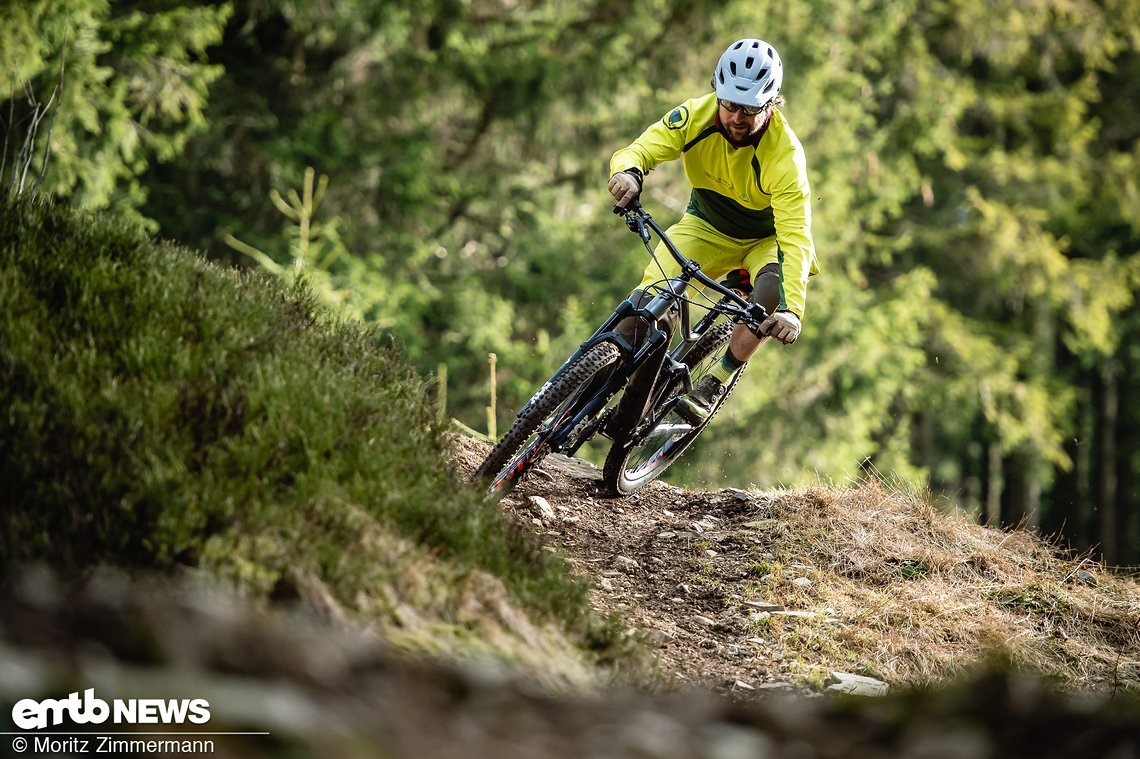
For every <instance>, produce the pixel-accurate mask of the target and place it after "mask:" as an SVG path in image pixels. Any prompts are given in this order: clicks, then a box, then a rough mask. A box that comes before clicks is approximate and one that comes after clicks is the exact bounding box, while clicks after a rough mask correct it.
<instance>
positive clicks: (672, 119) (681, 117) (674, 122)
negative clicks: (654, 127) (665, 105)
mask: <svg viewBox="0 0 1140 759" xmlns="http://www.w3.org/2000/svg"><path fill="white" fill-rule="evenodd" d="M661 121H662V122H663V123H664V124H665V127H666V128H667V129H684V128H685V125H686V124H688V123H689V109H688V108H686V107H685V106H683V105H679V106H677V107H676V108H674V109H673V110H671V111H669V113H668V114H667V115H666V116H665V118H663V119H661Z"/></svg>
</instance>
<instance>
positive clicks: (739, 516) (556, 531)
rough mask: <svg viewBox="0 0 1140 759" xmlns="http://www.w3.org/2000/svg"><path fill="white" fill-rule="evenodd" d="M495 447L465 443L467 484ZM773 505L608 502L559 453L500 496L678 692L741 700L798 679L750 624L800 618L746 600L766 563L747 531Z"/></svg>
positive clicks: (460, 459) (591, 474)
mask: <svg viewBox="0 0 1140 759" xmlns="http://www.w3.org/2000/svg"><path fill="white" fill-rule="evenodd" d="M488 450H489V446H487V445H485V444H482V443H479V442H476V441H473V440H470V439H463V441H462V443H461V444H460V445H457V446H456V453H455V456H456V459H457V460H456V464H457V466H458V468H459V469H460V471H461V473H462V474H463V475H464V476H468V475H470V473H471V472H473V471H474V469H475V468H476V467H477V466H478V465H479V463H480V462H481V461H482V458H483V457H484V456H485V455H486V453H487V451H488ZM769 497H770V496H765V495H763V494H759V493H751V492H745V491H741V490H736V489H724V490H719V491H713V492H699V491H690V490H684V489H682V488H678V487H674V486H671V485H667V484H664V483H661V482H654V483H651V484H650V485H648V486H647V487H645V488H644V489H643V490H642V491H641V492H639V493H637V494H635V495H633V496H630V497H627V498H611V497H608V496H607V495H606V493H605V491H604V489H603V487H602V483H601V471H600V470H599V469H598V468H597V467H595V466H593V465H592V464H589V463H587V462H584V461H582V460H579V459H572V458H568V457H565V456H559V455H554V456H551V457H549V458H548V459H547V460H546V461H544V462H543V465H542V467H541V470H540V471H538V472H532V473H531V474H529V475H528V476H527V477H526V478H525V480H524V481H523V482H522V483H521V484H520V485H519V487H518V488H517V489H516V490H515V491H514V492H513V493H511V494H510V495H508V496H507V497H506V498H504V499H503V507H504V508H505V510H506V511H507V512H508V513H510V514H511V515H512V516H513V517H514V518H515V519H516V520H518V521H519V522H521V523H523V524H524V525H527V526H528V527H529V529H531V530H532V531H533V532H534V533H535V534H536V535H537V536H538V537H539V538H540V540H542V541H543V542H544V543H545V544H546V545H550V546H555V547H557V548H558V550H559V551H561V552H562V553H563V554H564V555H565V556H567V557H568V558H569V559H570V560H571V561H572V562H573V563H574V565H575V566H576V567H577V568H578V569H579V570H580V571H581V572H582V574H584V575H586V576H588V577H592V578H596V580H595V584H594V587H593V589H592V591H591V601H592V603H593V605H594V607H595V608H596V609H598V610H599V611H600V612H602V613H609V612H615V611H616V612H620V614H621V616H622V618H623V619H625V620H627V621H628V622H629V623H630V624H631V625H633V626H635V627H636V628H637V629H638V630H640V631H642V632H643V633H644V634H645V635H646V636H647V637H648V639H649V640H650V641H651V642H652V643H653V645H654V646H655V650H656V659H657V662H658V664H659V665H660V668H661V672H662V674H664V675H665V676H666V677H668V678H671V679H674V680H675V681H676V684H678V685H680V684H687V685H696V686H700V687H704V688H710V689H713V690H716V691H720V692H725V693H731V694H733V695H735V696H738V697H739V696H746V695H750V694H758V693H760V692H763V691H776V690H792V689H794V688H795V683H796V681H797V677H796V676H795V673H793V672H792V671H791V670H790V667H789V659H788V657H787V656H786V654H785V652H784V650H783V648H782V646H781V644H780V643H779V642H778V641H777V640H774V639H768V638H765V637H763V635H758V634H757V632H756V630H755V629H753V628H754V626H753V625H751V624H750V620H751V619H752V618H753V617H754V615H758V614H763V613H765V612H767V613H771V612H773V611H775V613H778V614H780V613H789V612H790V613H797V612H800V611H801V610H797V609H790V608H785V607H783V606H780V605H775V604H764V603H763V602H757V601H755V600H752V599H747V600H746V594H745V593H744V592H743V591H744V588H745V586H746V585H747V584H748V583H749V582H754V581H755V580H756V579H757V575H756V571H757V570H756V566H757V561H758V560H762V559H763V557H764V556H765V546H763V545H761V544H760V540H759V538H756V537H748V535H749V533H750V531H749V530H747V529H746V525H747V523H749V522H753V521H755V520H759V519H762V518H763V516H764V511H765V506H766V503H767V499H768V498H769ZM544 504H545V506H544Z"/></svg>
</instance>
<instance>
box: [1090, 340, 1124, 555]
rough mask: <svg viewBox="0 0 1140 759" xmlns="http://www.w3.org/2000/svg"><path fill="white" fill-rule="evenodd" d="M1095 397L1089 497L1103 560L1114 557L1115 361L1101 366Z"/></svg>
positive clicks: (1116, 398) (1117, 401) (1115, 494)
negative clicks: (1092, 478) (1094, 514)
mask: <svg viewBox="0 0 1140 759" xmlns="http://www.w3.org/2000/svg"><path fill="white" fill-rule="evenodd" d="M1099 380H1100V381H1099V382H1098V383H1097V390H1098V392H1097V399H1096V415H1097V424H1096V450H1095V452H1094V454H1093V467H1094V473H1095V479H1094V481H1093V498H1094V503H1095V509H1096V522H1095V525H1094V526H1095V529H1096V536H1095V540H1096V542H1097V543H1098V544H1099V546H1100V554H1101V557H1102V559H1103V560H1104V562H1105V563H1106V564H1114V563H1116V561H1117V550H1116V548H1117V546H1116V498H1117V478H1116V434H1117V417H1118V415H1119V410H1120V408H1119V398H1118V396H1117V391H1118V386H1117V381H1118V380H1117V371H1116V364H1115V361H1113V360H1111V359H1110V360H1109V361H1108V362H1106V363H1105V364H1103V365H1102V366H1101V371H1100V376H1099Z"/></svg>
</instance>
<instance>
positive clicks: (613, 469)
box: [602, 324, 743, 495]
mask: <svg viewBox="0 0 1140 759" xmlns="http://www.w3.org/2000/svg"><path fill="white" fill-rule="evenodd" d="M732 329H733V325H731V324H718V325H717V326H715V327H713V328H712V329H710V330H709V332H708V334H707V335H705V336H704V337H703V338H701V340H700V342H698V343H697V344H696V345H695V346H694V347H693V349H692V350H691V351H690V352H689V355H687V356H686V357H685V358H684V360H683V363H685V364H686V365H687V366H688V367H689V374H690V376H691V377H692V380H693V384H694V385H696V384H697V383H698V382H700V380H701V377H703V376H705V375H706V374H708V372H709V371H710V370H711V369H712V368H713V366H714V364H715V362H716V361H719V360H720V356H721V351H722V349H723V348H724V346H725V345H727V344H728V340H729V338H730V337H731V336H732ZM741 371H743V369H741V370H740V371H738V372H737V373H736V374H734V375H733V376H732V379H730V380H729V382H728V387H727V389H726V392H725V394H724V395H723V396H721V398H720V400H719V401H718V402H717V404H716V406H714V407H713V410H712V413H711V414H709V417H708V419H706V420H705V421H704V422H702V423H701V424H699V425H696V426H693V425H692V424H690V423H689V422H687V421H685V420H684V419H682V418H681V417H680V416H679V415H677V414H676V413H675V412H674V411H673V405H674V404H673V401H674V400H675V399H676V398H677V396H679V395H681V393H682V392H684V385H683V383H682V382H681V380H680V378H678V379H675V380H674V381H673V382H672V383H670V385H669V386H667V387H665V388H663V389H662V390H661V391H660V393H659V395H658V400H657V401H655V402H654V404H653V407H652V408H651V409H650V410H649V412H648V413H647V414H646V415H645V417H644V419H643V420H642V421H641V423H640V424H639V425H638V426H637V427H636V428H635V429H634V430H633V432H632V433H631V434H630V436H629V437H628V440H626V441H624V442H622V441H621V439H619V442H616V443H614V445H613V447H612V448H610V452H609V455H608V456H606V463H605V467H604V468H603V470H602V481H603V482H604V483H605V484H606V487H608V488H609V489H610V491H611V492H613V493H615V494H617V495H629V494H631V493H633V492H635V491H637V490H638V489H640V488H642V487H644V486H645V485H647V484H649V483H650V482H652V481H653V480H655V479H657V478H658V477H660V476H661V475H662V474H664V473H665V470H666V469H668V468H669V467H670V466H671V465H672V464H673V462H674V461H676V460H677V459H678V458H680V457H681V454H682V453H684V452H685V449H687V448H688V447H689V446H690V445H691V444H692V443H693V441H694V440H696V439H697V436H698V435H699V434H701V430H703V429H704V428H705V427H706V426H707V425H708V423H709V421H711V420H712V418H713V417H714V416H715V415H716V412H717V411H718V410H719V409H720V407H721V406H722V405H723V404H724V401H725V399H727V398H728V396H729V394H730V393H732V388H733V387H735V386H736V381H737V379H739V377H740V373H741Z"/></svg>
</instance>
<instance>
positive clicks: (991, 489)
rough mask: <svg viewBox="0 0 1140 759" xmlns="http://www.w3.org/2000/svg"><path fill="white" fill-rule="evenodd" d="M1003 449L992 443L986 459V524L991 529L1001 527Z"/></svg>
mask: <svg viewBox="0 0 1140 759" xmlns="http://www.w3.org/2000/svg"><path fill="white" fill-rule="evenodd" d="M1002 483H1003V479H1002V468H1001V447H1000V446H999V445H998V444H997V443H990V444H989V446H988V448H987V458H986V510H985V520H984V522H983V523H984V524H988V525H989V526H991V527H998V526H1000V525H1001V493H1002Z"/></svg>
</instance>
